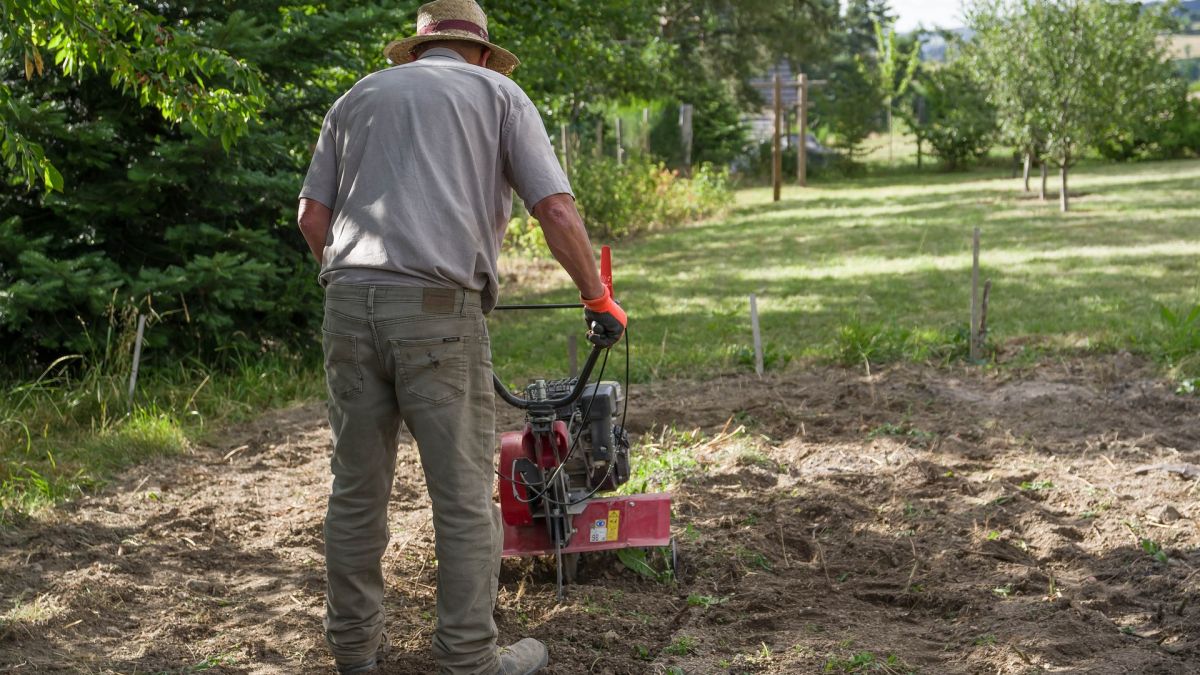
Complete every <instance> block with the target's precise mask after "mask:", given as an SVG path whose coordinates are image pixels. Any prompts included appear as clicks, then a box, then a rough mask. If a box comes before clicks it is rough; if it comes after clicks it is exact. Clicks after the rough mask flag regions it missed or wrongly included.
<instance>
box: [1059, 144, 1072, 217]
mask: <svg viewBox="0 0 1200 675" xmlns="http://www.w3.org/2000/svg"><path fill="white" fill-rule="evenodd" d="M1058 195H1059V196H1058V205H1059V210H1060V211H1062V212H1063V213H1066V212H1067V209H1069V208H1070V197H1068V196H1067V159H1066V158H1065V157H1064V158H1063V163H1062V191H1061V192H1059V193H1058Z"/></svg>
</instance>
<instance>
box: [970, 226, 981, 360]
mask: <svg viewBox="0 0 1200 675" xmlns="http://www.w3.org/2000/svg"><path fill="white" fill-rule="evenodd" d="M971 250H972V262H971V329H970V331H969V332H968V335H969V339H970V344H969V348H970V358H971V363H975V362H977V361H979V228H978V227H977V228H975V234H974V236H973V237H972V245H971Z"/></svg>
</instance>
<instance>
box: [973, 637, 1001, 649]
mask: <svg viewBox="0 0 1200 675" xmlns="http://www.w3.org/2000/svg"><path fill="white" fill-rule="evenodd" d="M994 644H996V636H995V635H980V636H979V637H977V638H975V646H976V647H990V646H992V645H994Z"/></svg>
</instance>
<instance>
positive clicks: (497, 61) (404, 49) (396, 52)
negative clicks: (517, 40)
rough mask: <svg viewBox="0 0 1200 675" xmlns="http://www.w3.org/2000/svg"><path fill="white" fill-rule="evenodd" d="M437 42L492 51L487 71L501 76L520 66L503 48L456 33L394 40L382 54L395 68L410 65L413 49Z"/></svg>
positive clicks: (510, 73)
mask: <svg viewBox="0 0 1200 675" xmlns="http://www.w3.org/2000/svg"><path fill="white" fill-rule="evenodd" d="M439 40H462V41H464V42H474V43H475V44H478V45H483V46H484V47H487V48H488V49H490V50H492V55H491V56H490V57H489V58H488V63H487V68H488V70H494V71H496V72H498V73H500V74H501V75H507V76H510V77H511V76H512V72H513V71H514V70H516V69H517V66H519V65H521V60H520V59H518V58H517V57H516V55H515V54H513V53H512V52H510V51H508V50H507V49H505V48H504V47H500V46H497V45H494V44H492V43H491V42H488V41H487V40H484V39H481V38H477V37H474V36H468V35H461V34H459V33H457V32H455V33H430V34H429V35H415V36H413V37H410V38H405V39H403V40H396V41H394V42H391V43H389V44H388V46H387V47H385V48H384V50H383V54H384V56H386V57H387V59H388V61H391V62H392V63H393V64H395V65H397V66H399V65H403V64H405V63H412V61H413V57H412V50H413V48H415V47H416V46H417V45H421V44H424V43H426V42H437V41H439Z"/></svg>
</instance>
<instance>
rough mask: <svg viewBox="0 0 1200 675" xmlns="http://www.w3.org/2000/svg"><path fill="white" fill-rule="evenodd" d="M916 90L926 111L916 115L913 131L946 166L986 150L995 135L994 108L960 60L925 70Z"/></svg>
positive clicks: (960, 163)
mask: <svg viewBox="0 0 1200 675" xmlns="http://www.w3.org/2000/svg"><path fill="white" fill-rule="evenodd" d="M917 90H918V92H919V93H920V94H921V95H922V96H923V97H924V99H925V110H924V113H925V114H924V115H919V116H916V117H917V119H916V120H914V121H915V122H916V125H915V126H916V131H917V133H918V135H919V136H921V137H922V138H924V139H925V140H927V141H928V142H929V145H930V146H932V153H933V154H934V155H936V156H937V157H939V158H940V159H941V160H942V161H943V162H944V163H945V165H946V168H947V169H951V170H953V169H958V168H961V167H962V166H964V165H965V164H966V163H967V162H969V161H971V160H974V159H978V158H980V157H982V156H984V155H986V154H987V151H988V150H990V149H991V147H992V143H993V142H994V141H995V138H996V131H997V125H996V110H995V108H993V107H992V105H991V104H989V103H988V100H987V95H986V93H985V90H984V87H983V86H982V85H981V84H980V83H979V82H978V81H976V79H975V78H974V77H972V75H971V73H970V71H968V70H967V69H966V68H965V67H964V66H963V62H962V61H955V62H952V63H950V64H949V65H946V66H942V67H941V68H934V69H930V70H928V71H927V72H926V74H925V77H924V80H923V81H922V82H920V83H918V85H917Z"/></svg>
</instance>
